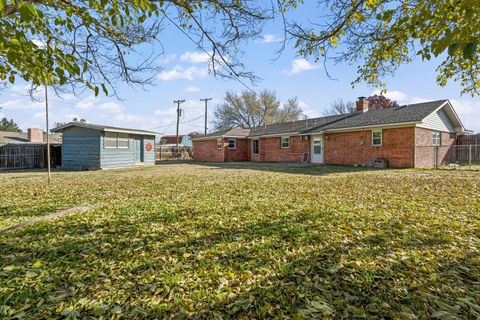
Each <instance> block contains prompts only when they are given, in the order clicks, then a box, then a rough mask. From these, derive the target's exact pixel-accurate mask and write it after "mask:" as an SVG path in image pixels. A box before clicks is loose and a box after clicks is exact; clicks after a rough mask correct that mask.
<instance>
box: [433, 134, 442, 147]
mask: <svg viewBox="0 0 480 320" xmlns="http://www.w3.org/2000/svg"><path fill="white" fill-rule="evenodd" d="M432 137H433V145H434V146H441V145H442V133H441V132H440V131H433V132H432Z"/></svg>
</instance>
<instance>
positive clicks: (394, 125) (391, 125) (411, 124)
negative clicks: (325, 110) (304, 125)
mask: <svg viewBox="0 0 480 320" xmlns="http://www.w3.org/2000/svg"><path fill="white" fill-rule="evenodd" d="M420 123H421V122H418V121H413V122H400V123H389V124H376V125H370V126H358V127H351V128H338V129H327V130H319V131H312V132H307V133H302V134H300V135H302V136H308V135H312V134H322V133H329V132H351V131H360V130H366V129H374V128H405V127H414V126H416V125H417V124H420Z"/></svg>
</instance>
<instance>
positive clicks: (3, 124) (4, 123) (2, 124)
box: [0, 117, 22, 132]
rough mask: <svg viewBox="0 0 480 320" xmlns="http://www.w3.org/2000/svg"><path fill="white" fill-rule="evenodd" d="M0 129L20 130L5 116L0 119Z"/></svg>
mask: <svg viewBox="0 0 480 320" xmlns="http://www.w3.org/2000/svg"><path fill="white" fill-rule="evenodd" d="M0 131H8V132H22V130H21V129H20V128H19V127H18V125H17V124H16V123H15V121H13V119H10V120H8V119H7V118H6V117H4V118H3V119H2V120H1V121H0Z"/></svg>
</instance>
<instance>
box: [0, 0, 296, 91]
mask: <svg viewBox="0 0 480 320" xmlns="http://www.w3.org/2000/svg"><path fill="white" fill-rule="evenodd" d="M268 2H269V1H267V2H265V3H257V2H255V1H247V0H241V1H231V0H205V1H183V0H167V1H155V0H117V1H107V0H77V1H42V0H26V1H25V0H12V1H11V0H0V29H1V30H2V32H1V33H0V80H2V81H3V80H6V79H8V81H9V82H11V83H14V82H15V81H16V79H18V78H21V79H24V80H25V81H28V82H30V83H32V84H33V85H34V86H41V85H43V84H47V85H53V86H55V87H58V86H60V87H62V88H68V90H72V91H74V92H78V91H79V90H83V89H85V87H88V88H90V89H91V90H93V91H94V92H95V94H96V95H98V94H99V93H100V91H103V92H105V94H107V93H108V92H110V93H112V91H113V93H114V94H115V93H116V90H115V88H116V86H117V84H118V82H119V81H123V82H126V83H127V84H130V85H140V86H143V85H147V84H152V83H153V82H154V81H155V79H156V75H157V73H158V71H159V70H160V69H161V65H159V64H158V59H157V56H158V55H159V54H161V52H157V50H158V48H162V45H161V31H162V28H163V27H164V26H166V25H167V24H168V25H170V26H171V25H173V26H176V27H177V28H178V29H179V30H180V31H181V32H184V33H185V34H186V35H187V36H188V38H190V39H191V40H192V41H193V42H194V43H195V44H196V45H197V46H198V47H199V48H200V49H201V50H204V51H205V52H207V53H209V55H210V69H211V70H212V71H213V73H214V74H215V75H218V76H225V77H234V78H238V77H247V78H251V79H252V80H253V79H254V76H253V74H252V73H250V72H248V71H245V70H244V68H243V65H242V64H241V62H240V60H239V54H238V53H239V52H240V49H239V47H238V44H239V43H240V42H241V41H242V40H245V39H250V38H254V37H257V36H259V34H260V33H261V31H262V27H263V24H264V22H265V21H267V20H269V19H273V18H274V17H275V14H276V13H278V12H284V11H285V10H287V9H288V8H290V7H291V6H294V5H295V4H296V1H293V0H271V3H268ZM140 48H141V49H142V50H141V52H140V50H138V49H140ZM148 48H151V52H150V54H147V55H145V51H147V52H148V50H147V49H148ZM142 53H143V54H142Z"/></svg>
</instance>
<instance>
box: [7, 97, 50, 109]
mask: <svg viewBox="0 0 480 320" xmlns="http://www.w3.org/2000/svg"><path fill="white" fill-rule="evenodd" d="M0 107H1V108H3V109H4V110H35V109H42V108H45V103H44V102H39V101H32V100H31V99H30V98H27V97H24V98H19V99H11V100H7V101H5V102H2V103H0Z"/></svg>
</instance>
